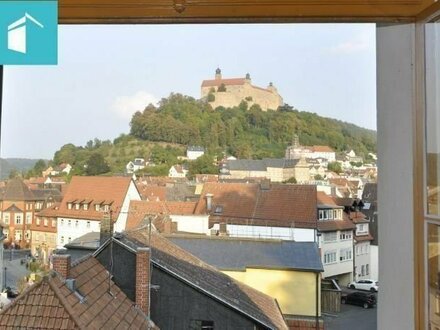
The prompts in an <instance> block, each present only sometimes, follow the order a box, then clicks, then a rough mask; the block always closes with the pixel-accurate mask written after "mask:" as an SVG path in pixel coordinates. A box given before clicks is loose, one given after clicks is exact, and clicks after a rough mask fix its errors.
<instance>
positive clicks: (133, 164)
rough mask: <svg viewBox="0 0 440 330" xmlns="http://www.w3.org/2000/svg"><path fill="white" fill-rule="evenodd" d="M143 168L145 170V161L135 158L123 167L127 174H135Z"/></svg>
mask: <svg viewBox="0 0 440 330" xmlns="http://www.w3.org/2000/svg"><path fill="white" fill-rule="evenodd" d="M143 168H145V159H143V158H135V159H134V160H133V161H129V162H128V163H127V165H126V166H125V170H126V171H127V173H129V174H132V173H135V172H136V171H139V170H142V169H143Z"/></svg>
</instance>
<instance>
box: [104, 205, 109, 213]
mask: <svg viewBox="0 0 440 330" xmlns="http://www.w3.org/2000/svg"><path fill="white" fill-rule="evenodd" d="M109 209H110V207H109V205H107V204H106V205H104V212H108V211H109Z"/></svg>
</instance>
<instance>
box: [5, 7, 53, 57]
mask: <svg viewBox="0 0 440 330" xmlns="http://www.w3.org/2000/svg"><path fill="white" fill-rule="evenodd" d="M57 62H58V2H57V1H21V0H17V1H3V0H0V65H3V64H6V65H8V64H10V65H36V64H37V65H38V64H57Z"/></svg>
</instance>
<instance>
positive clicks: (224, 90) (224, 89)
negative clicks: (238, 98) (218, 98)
mask: <svg viewBox="0 0 440 330" xmlns="http://www.w3.org/2000/svg"><path fill="white" fill-rule="evenodd" d="M217 92H226V86H225V84H223V83H222V84H221V85H220V86H218V89H217Z"/></svg>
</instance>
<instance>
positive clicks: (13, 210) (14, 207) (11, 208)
mask: <svg viewBox="0 0 440 330" xmlns="http://www.w3.org/2000/svg"><path fill="white" fill-rule="evenodd" d="M3 212H14V213H23V210H22V209H20V208H18V207H17V205H15V204H12V205H11V206H9V207H8V208H7V209H6V210H4V211H3Z"/></svg>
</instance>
